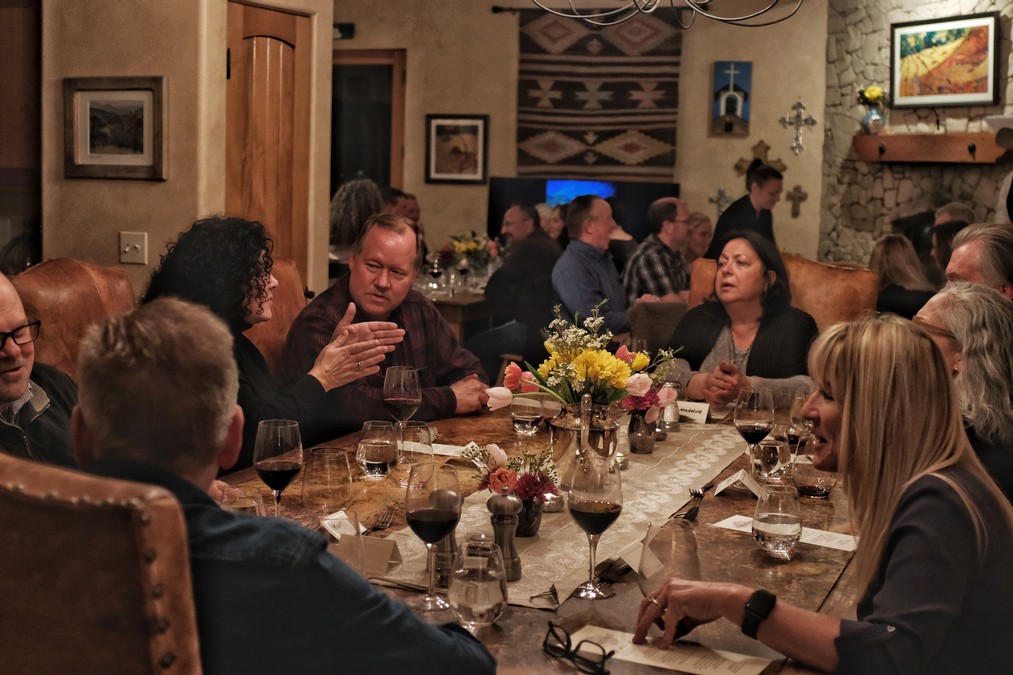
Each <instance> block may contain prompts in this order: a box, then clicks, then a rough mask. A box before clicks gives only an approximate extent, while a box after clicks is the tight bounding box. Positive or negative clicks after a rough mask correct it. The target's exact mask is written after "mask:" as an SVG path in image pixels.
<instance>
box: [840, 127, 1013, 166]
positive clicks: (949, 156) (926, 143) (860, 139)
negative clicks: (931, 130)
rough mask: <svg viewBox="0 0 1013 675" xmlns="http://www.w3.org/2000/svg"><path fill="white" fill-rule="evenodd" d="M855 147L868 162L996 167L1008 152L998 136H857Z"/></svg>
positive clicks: (988, 134)
mask: <svg viewBox="0 0 1013 675" xmlns="http://www.w3.org/2000/svg"><path fill="white" fill-rule="evenodd" d="M852 145H853V146H854V148H855V152H856V153H857V154H858V157H859V159H861V160H863V161H866V162H906V163H909V164H919V163H932V164H995V163H997V162H999V161H1001V160H1003V159H1005V158H1006V157H1005V156H1006V154H1007V152H1006V150H1005V149H1003V148H1000V147H999V146H998V145H996V144H995V134H992V133H990V132H987V131H984V132H980V133H973V134H972V133H949V134H879V135H867V134H858V135H856V136H855V137H854V138H853V139H852Z"/></svg>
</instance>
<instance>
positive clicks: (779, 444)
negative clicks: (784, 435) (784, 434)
mask: <svg viewBox="0 0 1013 675" xmlns="http://www.w3.org/2000/svg"><path fill="white" fill-rule="evenodd" d="M749 457H750V462H749V465H750V470H751V471H750V472H751V473H752V476H753V478H756V479H758V480H760V481H761V482H766V481H778V480H781V479H784V478H787V477H788V475H789V473H790V472H791V448H789V446H788V443H787V442H785V441H783V440H778V439H776V438H766V439H764V440H762V441H760V442H759V443H757V444H755V445H753V446H751V451H750V455H749Z"/></svg>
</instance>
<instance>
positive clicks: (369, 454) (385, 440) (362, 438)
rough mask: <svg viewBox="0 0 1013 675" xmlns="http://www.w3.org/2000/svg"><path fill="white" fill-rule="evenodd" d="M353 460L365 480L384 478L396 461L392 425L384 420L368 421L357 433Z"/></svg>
mask: <svg viewBox="0 0 1013 675" xmlns="http://www.w3.org/2000/svg"><path fill="white" fill-rule="evenodd" d="M355 460H356V461H357V462H358V463H359V467H360V468H361V469H362V472H363V473H364V474H365V476H366V478H371V479H376V478H384V477H385V476H386V475H387V471H388V470H389V469H390V468H391V467H392V466H393V465H394V463H395V462H396V461H397V442H396V441H395V438H394V425H393V424H392V423H391V422H387V421H384V420H369V421H367V422H366V423H364V424H363V425H362V431H360V432H359V447H358V450H357V451H356V453H355Z"/></svg>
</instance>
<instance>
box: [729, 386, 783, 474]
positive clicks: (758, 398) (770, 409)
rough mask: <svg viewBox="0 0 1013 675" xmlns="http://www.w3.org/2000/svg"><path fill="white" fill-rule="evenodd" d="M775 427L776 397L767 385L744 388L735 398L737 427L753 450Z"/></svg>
mask: <svg viewBox="0 0 1013 675" xmlns="http://www.w3.org/2000/svg"><path fill="white" fill-rule="evenodd" d="M773 427H774V397H773V395H772V394H771V392H770V389H767V388H766V387H755V388H749V389H747V388H743V389H740V390H739V396H738V398H737V399H735V428H736V430H738V432H739V435H740V436H742V438H743V440H745V441H746V443H747V444H748V445H749V456H750V461H752V456H753V450H754V448H755V446H756V444H757V443H759V442H760V441H762V440H763V439H764V438H766V437H767V434H769V433H770V430H771V429H772V428H773Z"/></svg>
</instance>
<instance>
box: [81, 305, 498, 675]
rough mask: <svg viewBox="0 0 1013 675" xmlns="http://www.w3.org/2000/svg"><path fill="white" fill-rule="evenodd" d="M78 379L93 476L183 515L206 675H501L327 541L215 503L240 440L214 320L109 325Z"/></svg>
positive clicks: (96, 331)
mask: <svg viewBox="0 0 1013 675" xmlns="http://www.w3.org/2000/svg"><path fill="white" fill-rule="evenodd" d="M78 377H79V380H80V387H79V402H78V406H77V407H76V408H75V409H74V412H73V413H72V416H71V434H72V437H73V441H74V445H75V448H77V449H85V450H90V451H91V452H92V453H93V456H94V457H95V458H96V461H95V462H94V463H93V464H92V465H90V466H89V470H90V471H92V472H94V473H97V474H99V475H104V476H109V477H113V478H122V479H127V480H136V481H140V482H145V483H151V484H154V485H159V486H162V487H164V488H166V489H168V490H170V491H171V492H172V493H173V494H175V495H176V497H177V498H178V499H179V501H180V503H181V504H182V507H183V513H184V516H185V518H186V522H187V533H188V537H189V546H190V563H191V570H192V577H193V592H194V600H195V604H196V609H197V625H198V628H199V633H200V649H201V661H202V664H203V669H204V672H205V673H209V674H211V673H264V674H270V675H276V674H277V673H307V674H310V673H339V672H340V673H369V674H370V675H372V674H373V673H386V672H411V673H429V674H432V675H445V674H446V673H455V672H457V673H493V672H495V667H496V664H495V660H494V659H493V658H492V656H490V655H489V653H488V652H487V651H486V649H485V648H484V647H483V646H482V644H481V643H480V642H478V641H477V640H475V639H474V638H473V637H471V636H470V635H469V634H468V633H467V632H466V631H464V630H463V629H461V628H460V627H458V626H455V625H452V624H444V625H442V626H430V625H428V624H426V623H425V622H424V621H421V620H420V619H419V618H418V617H416V616H415V615H414V614H413V613H412V612H411V610H409V609H408V608H407V607H405V606H404V605H402V604H400V603H398V602H395V601H393V600H392V599H390V598H389V597H388V596H387V595H385V594H384V593H382V592H381V591H379V590H377V589H376V588H374V587H372V586H371V585H370V584H369V583H368V582H366V581H365V580H364V579H363V578H362V577H360V576H359V575H358V574H356V573H355V572H354V571H352V570H351V569H350V568H348V567H347V566H345V564H344V563H343V562H341V561H340V560H339V559H338V558H336V557H334V556H332V555H331V554H330V553H328V552H327V542H326V540H325V539H324V537H322V536H321V535H319V534H317V533H315V532H311V531H310V530H307V529H304V528H302V527H300V526H299V525H296V524H295V523H292V522H289V521H286V520H283V519H278V518H264V517H258V516H249V515H240V514H235V513H229V512H226V511H223V510H221V509H220V508H219V507H218V505H217V504H216V503H215V502H214V501H213V500H212V499H211V498H210V497H209V496H208V495H207V492H206V491H207V489H208V488H209V486H210V485H211V481H212V480H213V479H214V477H215V474H216V472H217V471H218V469H219V467H221V468H228V467H229V466H231V465H232V463H233V462H234V461H235V459H236V456H237V455H238V453H239V450H240V447H241V444H242V430H243V413H242V409H241V408H239V406H238V405H237V404H236V393H237V390H238V377H237V374H236V364H235V361H234V360H233V358H232V337H231V335H230V333H229V329H228V328H227V327H226V326H225V324H224V323H223V322H222V321H221V320H219V319H218V318H216V317H215V316H214V315H213V314H211V312H209V311H208V310H207V309H205V308H203V307H198V306H196V305H192V304H189V303H185V302H183V301H180V300H175V299H171V298H163V299H159V300H155V301H153V302H151V303H148V304H146V305H144V306H142V307H141V308H140V309H137V310H134V311H133V312H129V313H127V314H122V315H120V316H116V317H112V318H110V319H107V320H106V321H105V322H103V323H102V324H100V325H99V326H96V327H93V328H92V329H91V330H90V331H89V332H88V334H87V335H86V336H85V338H84V340H83V341H82V344H81V355H80V367H79V370H78Z"/></svg>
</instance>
